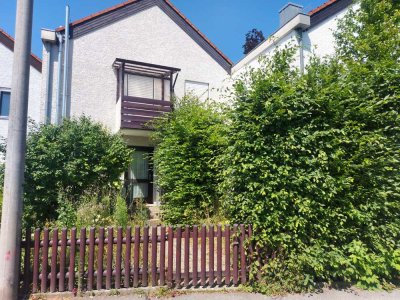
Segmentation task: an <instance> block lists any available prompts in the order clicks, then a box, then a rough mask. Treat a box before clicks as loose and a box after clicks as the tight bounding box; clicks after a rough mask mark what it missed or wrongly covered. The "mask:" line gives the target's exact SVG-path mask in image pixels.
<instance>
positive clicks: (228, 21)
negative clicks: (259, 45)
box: [0, 0, 326, 62]
mask: <svg viewBox="0 0 400 300" xmlns="http://www.w3.org/2000/svg"><path fill="white" fill-rule="evenodd" d="M289 1H290V0H172V2H173V4H174V5H175V6H176V7H177V8H178V9H179V10H180V11H182V12H183V13H184V14H185V15H186V17H187V18H188V19H190V20H191V21H192V23H194V24H195V25H196V26H197V27H198V28H199V29H200V30H201V31H202V32H203V33H204V34H205V35H206V36H207V37H208V38H209V39H210V40H211V41H212V42H213V43H214V44H216V46H217V47H218V48H220V49H221V50H222V51H223V52H224V53H225V54H226V55H227V56H228V57H229V58H230V59H232V60H233V61H234V62H236V61H238V60H239V59H240V58H241V57H242V56H243V54H242V45H243V42H244V36H245V34H246V32H247V31H249V30H250V29H252V28H258V29H261V30H262V31H263V32H264V35H266V36H268V35H270V34H271V33H273V32H274V31H275V30H276V29H277V28H278V23H279V17H278V12H279V10H280V9H281V8H282V7H283V6H284V5H285V4H286V3H288V2H289ZM291 1H292V2H295V3H297V4H301V5H303V6H304V10H305V11H306V12H308V11H310V10H311V9H314V8H315V7H317V6H319V5H321V4H322V3H324V2H325V1H326V0H291ZM121 2H124V0H68V1H65V0H35V2H34V3H35V4H34V17H33V35H32V52H33V53H35V54H36V55H38V56H39V57H41V56H42V53H41V52H42V44H41V40H40V29H41V28H50V29H55V28H56V27H58V26H60V25H63V23H64V14H65V5H66V4H69V5H70V7H71V19H72V21H73V20H77V19H80V18H82V17H86V16H87V15H90V14H92V13H95V12H98V11H99V10H102V9H105V8H108V7H110V6H113V5H115V4H118V3H121ZM15 5H16V0H0V27H1V28H3V29H4V30H5V31H7V32H8V33H9V34H11V35H13V36H14V25H15Z"/></svg>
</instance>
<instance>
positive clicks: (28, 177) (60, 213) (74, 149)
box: [24, 117, 132, 226]
mask: <svg viewBox="0 0 400 300" xmlns="http://www.w3.org/2000/svg"><path fill="white" fill-rule="evenodd" d="M131 160H132V151H131V150H130V149H129V148H128V147H127V146H126V143H125V142H124V141H123V140H122V138H121V137H120V136H119V135H116V134H111V133H109V132H108V131H107V130H105V129H104V128H103V127H102V125H100V124H98V123H95V122H93V121H91V120H90V119H89V118H86V117H82V118H80V119H76V120H74V119H73V120H64V121H63V123H62V124H61V125H40V126H36V127H33V128H31V130H30V131H29V134H28V138H27V153H26V169H25V186H24V191H25V194H24V221H25V224H26V225H29V226H31V225H38V226H43V224H44V223H45V222H49V221H50V222H51V221H55V220H57V219H58V218H60V220H64V221H62V223H64V224H65V225H68V223H71V222H73V221H74V217H73V214H74V212H75V211H76V209H77V207H79V206H80V205H81V204H82V203H83V202H84V201H83V199H85V197H89V196H92V197H96V198H97V199H98V200H97V202H100V199H101V198H102V197H104V196H107V195H111V194H113V193H114V192H113V191H116V190H119V189H120V185H121V182H120V176H121V174H122V173H123V171H124V170H125V169H127V168H128V166H129V164H130V162H131ZM93 195H94V196H93Z"/></svg>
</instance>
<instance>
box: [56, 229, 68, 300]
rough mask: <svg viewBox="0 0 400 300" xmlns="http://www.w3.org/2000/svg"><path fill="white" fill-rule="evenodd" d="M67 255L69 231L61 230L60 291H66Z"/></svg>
mask: <svg viewBox="0 0 400 300" xmlns="http://www.w3.org/2000/svg"><path fill="white" fill-rule="evenodd" d="M66 254H67V229H66V228H63V229H62V230H61V250H60V277H59V279H58V291H59V292H64V291H65V270H66V269H65V260H66Z"/></svg>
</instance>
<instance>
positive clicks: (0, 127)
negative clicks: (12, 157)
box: [0, 28, 42, 159]
mask: <svg viewBox="0 0 400 300" xmlns="http://www.w3.org/2000/svg"><path fill="white" fill-rule="evenodd" d="M13 60H14V39H13V38H12V37H11V36H10V35H9V34H7V33H6V32H5V31H4V30H2V29H1V28H0V138H2V139H3V138H4V139H7V135H8V115H9V110H10V98H11V93H12V90H11V81H12V69H13ZM30 63H31V66H30V77H29V106H28V117H29V118H30V119H31V120H33V121H35V122H39V121H40V98H41V84H42V61H41V60H40V59H39V58H38V57H36V56H35V55H33V54H31V57H30ZM2 159H3V158H2Z"/></svg>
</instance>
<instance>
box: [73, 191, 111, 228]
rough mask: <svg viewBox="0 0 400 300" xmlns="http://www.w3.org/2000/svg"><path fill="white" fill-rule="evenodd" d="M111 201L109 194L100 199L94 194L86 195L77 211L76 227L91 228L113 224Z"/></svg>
mask: <svg viewBox="0 0 400 300" xmlns="http://www.w3.org/2000/svg"><path fill="white" fill-rule="evenodd" d="M109 203H110V197H109V196H105V197H103V198H101V199H100V200H99V199H98V198H97V197H93V196H86V197H84V198H83V200H82V202H81V204H80V205H79V206H78V208H77V211H76V227H77V228H83V227H85V228H89V227H99V226H103V227H106V226H111V225H113V220H112V217H111V216H112V212H111V211H110V207H109Z"/></svg>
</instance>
